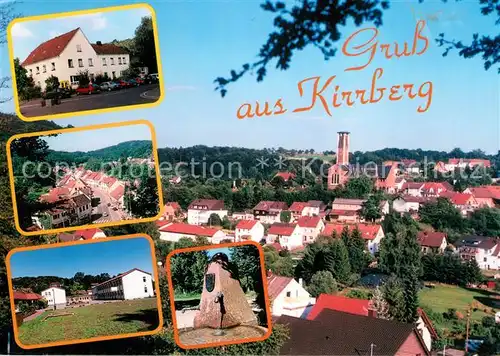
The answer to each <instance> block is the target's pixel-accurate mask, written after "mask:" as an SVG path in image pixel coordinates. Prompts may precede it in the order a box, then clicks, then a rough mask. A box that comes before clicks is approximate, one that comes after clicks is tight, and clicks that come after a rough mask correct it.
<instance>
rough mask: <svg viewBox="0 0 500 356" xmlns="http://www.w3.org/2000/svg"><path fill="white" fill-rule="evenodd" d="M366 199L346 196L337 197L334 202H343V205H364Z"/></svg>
mask: <svg viewBox="0 0 500 356" xmlns="http://www.w3.org/2000/svg"><path fill="white" fill-rule="evenodd" d="M365 201H366V200H364V199H344V198H335V200H334V201H333V204H342V205H363V203H364V202H365Z"/></svg>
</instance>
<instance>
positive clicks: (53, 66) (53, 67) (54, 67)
mask: <svg viewBox="0 0 500 356" xmlns="http://www.w3.org/2000/svg"><path fill="white" fill-rule="evenodd" d="M51 64H52V70H56V63H55V62H52V63H51Z"/></svg>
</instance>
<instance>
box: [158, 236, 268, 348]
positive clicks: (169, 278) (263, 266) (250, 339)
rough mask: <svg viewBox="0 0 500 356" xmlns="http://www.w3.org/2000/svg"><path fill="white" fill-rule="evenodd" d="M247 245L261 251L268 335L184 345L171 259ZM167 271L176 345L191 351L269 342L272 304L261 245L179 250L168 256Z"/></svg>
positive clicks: (200, 247) (248, 242)
mask: <svg viewBox="0 0 500 356" xmlns="http://www.w3.org/2000/svg"><path fill="white" fill-rule="evenodd" d="M246 245H254V246H255V247H257V250H258V251H259V256H260V269H261V275H262V281H263V288H264V300H265V304H266V317H267V325H268V327H267V333H266V334H265V335H264V336H262V337H251V338H247V339H242V340H234V341H228V342H212V343H207V344H199V345H184V344H182V343H181V342H180V338H179V330H178V328H177V319H176V315H175V298H174V296H175V293H174V287H173V284H172V272H171V270H170V259H171V258H172V256H174V255H177V254H179V253H186V252H196V251H206V250H215V249H220V248H231V247H238V246H246ZM166 262H167V263H166V271H167V278H168V292H169V295H170V309H171V312H172V322H173V326H174V340H175V343H176V344H177V345H178V346H179V347H181V348H183V349H186V350H190V349H201V348H207V347H217V346H227V345H236V344H246V343H249V342H260V341H264V340H267V339H268V338H269V336H271V334H272V317H271V302H270V300H269V294H268V292H267V277H266V266H265V262H264V250H263V248H262V246H261V245H259V244H258V243H257V242H255V241H241V242H230V243H223V244H217V245H206V246H197V247H188V248H181V249H177V250H173V251H171V252H170V253H169V254H168V255H167V261H166Z"/></svg>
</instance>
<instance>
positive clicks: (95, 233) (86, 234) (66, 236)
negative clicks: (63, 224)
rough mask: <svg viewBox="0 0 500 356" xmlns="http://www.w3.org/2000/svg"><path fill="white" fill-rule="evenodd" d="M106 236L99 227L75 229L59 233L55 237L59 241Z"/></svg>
mask: <svg viewBox="0 0 500 356" xmlns="http://www.w3.org/2000/svg"><path fill="white" fill-rule="evenodd" d="M103 237H106V234H105V233H104V231H102V230H101V229H99V228H92V229H86V230H77V231H75V232H73V233H60V234H58V235H57V239H58V240H59V241H60V242H69V241H80V240H94V239H100V238H103Z"/></svg>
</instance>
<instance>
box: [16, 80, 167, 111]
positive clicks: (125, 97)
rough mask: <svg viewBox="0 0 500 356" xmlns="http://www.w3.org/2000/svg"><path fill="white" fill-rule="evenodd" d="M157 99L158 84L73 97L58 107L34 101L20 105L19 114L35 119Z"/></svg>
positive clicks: (62, 101) (37, 100)
mask: <svg viewBox="0 0 500 356" xmlns="http://www.w3.org/2000/svg"><path fill="white" fill-rule="evenodd" d="M159 97H160V88H159V86H158V84H146V85H141V86H139V87H134V88H128V89H121V90H117V91H111V92H103V93H99V94H92V95H80V96H73V97H71V98H68V99H62V100H61V104H60V105H56V106H51V107H48V106H46V107H41V105H40V100H39V99H35V100H33V101H30V102H27V103H24V104H22V105H21V113H22V114H23V115H24V116H26V117H35V116H45V115H53V114H62V113H68V112H78V111H85V110H97V109H105V108H113V107H119V106H128V105H138V104H147V103H154V102H155V101H157V100H158V98H159Z"/></svg>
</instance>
